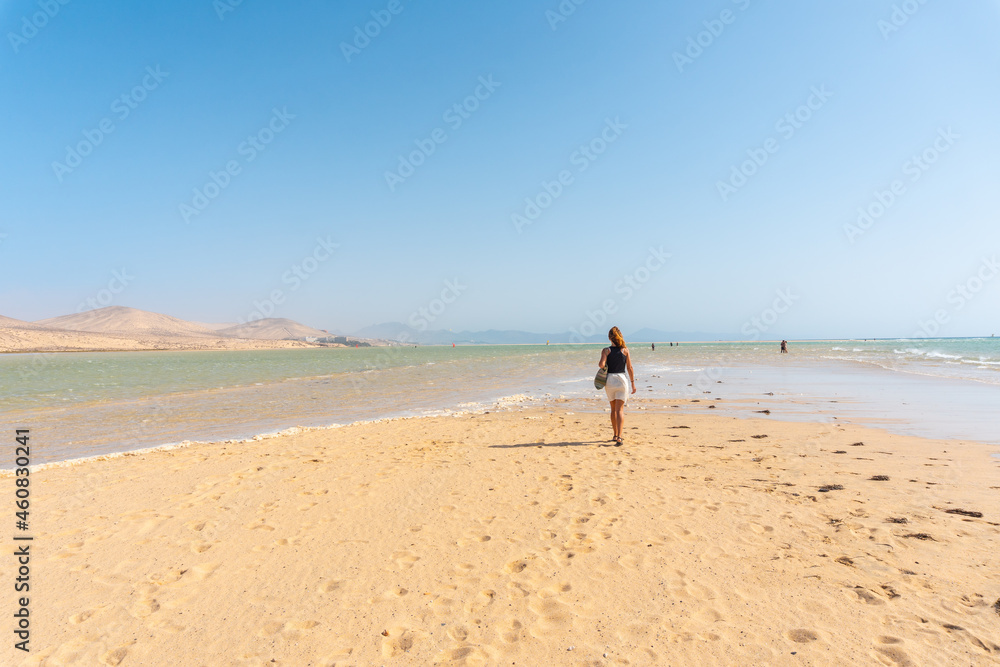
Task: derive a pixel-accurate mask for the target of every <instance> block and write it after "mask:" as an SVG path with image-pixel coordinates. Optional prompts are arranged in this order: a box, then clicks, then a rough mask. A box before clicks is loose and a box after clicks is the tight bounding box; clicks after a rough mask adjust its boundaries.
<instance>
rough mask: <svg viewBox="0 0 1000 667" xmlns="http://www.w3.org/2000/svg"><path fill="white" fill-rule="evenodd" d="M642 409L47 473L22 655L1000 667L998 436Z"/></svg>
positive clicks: (509, 416)
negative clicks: (614, 423) (613, 417)
mask: <svg viewBox="0 0 1000 667" xmlns="http://www.w3.org/2000/svg"><path fill="white" fill-rule="evenodd" d="M644 403H645V407H646V409H645V410H642V411H639V410H632V411H631V412H630V413H629V415H628V421H627V423H626V430H625V433H626V442H625V445H624V446H623V447H620V448H616V447H613V446H611V443H610V442H609V441H608V437H609V432H610V429H609V427H608V426H607V425H606V423H605V422H606V420H607V417H606V415H605V414H602V413H600V412H598V410H600V407H599V405H600V404H599V403H597V402H595V403H594V404H593V407H594V410H595V412H590V413H584V412H579V411H575V412H574V411H573V410H571V409H569V408H567V407H565V406H560V405H559V404H558V403H557V404H555V405H552V406H549V407H546V408H542V409H527V410H518V409H513V410H509V411H500V412H487V413H480V414H463V415H458V416H445V417H430V418H415V419H399V420H390V421H382V422H376V423H366V424H357V425H352V426H345V427H342V428H333V429H325V430H308V431H300V432H297V433H292V434H286V435H281V436H278V437H271V438H262V439H259V440H254V441H247V442H240V443H237V442H227V443H210V444H195V445H191V446H188V447H184V448H178V449H173V450H168V451H155V452H147V453H140V454H134V455H127V456H121V457H116V458H110V459H96V460H90V461H85V462H82V463H78V464H76V465H71V466H63V467H50V468H47V469H44V470H41V471H38V472H36V473H34V474H32V477H31V479H32V489H33V497H32V498H33V504H32V508H33V514H32V519H33V523H32V532H33V535H34V538H35V539H34V542H33V543H32V549H33V554H34V556H33V565H32V567H33V569H32V577H33V579H32V595H31V598H32V601H31V605H32V652H31V654H30V655H27V656H26V655H25V654H23V653H21V652H16V651H14V650H13V648H12V646H11V644H12V642H7V643H6V644H5V646H4V647H3V655H4V657H3V658H2V660H0V662H3V663H4V664H21V665H68V664H88V665H93V664H106V665H168V664H169V665H181V664H183V665H430V664H466V665H512V664H515V665H539V664H553V665H659V664H676V665H693V664H706V665H748V664H777V665H785V664H787V665H800V664H803V665H843V664H885V665H909V664H962V665H984V664H997V663H998V662H1000V645H998V641H1000V611H998V606H997V604H996V603H997V600H998V598H1000V574H998V572H1000V555H998V554H1000V524H998V522H1000V514H998V513H997V511H996V508H997V507H998V503H997V500H998V497H1000V481H998V480H1000V478H998V474H997V473H998V468H1000V460H998V459H997V458H995V457H991V455H990V454H991V452H994V451H995V449H996V448H995V447H989V446H986V445H980V444H976V443H969V442H957V441H933V440H925V439H920V438H915V437H907V436H901V435H894V434H890V433H887V432H884V431H881V430H877V429H873V428H866V427H861V426H853V425H848V426H838V425H836V424H823V423H806V422H800V423H789V422H780V421H774V420H770V419H735V418H732V417H729V416H723V415H710V414H705V415H699V414H695V415H692V414H681V413H679V412H678V411H677V410H673V411H672V409H671V408H670V406H669V405H668V404H654V402H653V401H645V402H644ZM675 404H676V402H675ZM8 482H9V478H8ZM6 485H7V483H5V486H6ZM958 510H961V512H957V511H958ZM979 512H981V513H982V516H975V514H976V513H979ZM10 544H11V543H10V542H7V544H6V546H5V547H4V548H5V552H6V553H8V554H9V553H10V552H11V551H12V550H13V549H12V547H11V546H10ZM12 562H13V559H12V558H10V557H8V558H5V559H4V567H3V570H4V574H3V576H4V577H5V578H6V579H8V580H10V579H9V578H10V577H11V576H12V575H11V571H12V568H11V563H12ZM9 597H10V596H8V599H9ZM5 604H8V602H6V601H5Z"/></svg>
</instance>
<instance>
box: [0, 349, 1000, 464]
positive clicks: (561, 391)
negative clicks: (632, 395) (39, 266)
mask: <svg viewBox="0 0 1000 667" xmlns="http://www.w3.org/2000/svg"><path fill="white" fill-rule="evenodd" d="M600 347H601V346H571V345H553V346H544V345H540V346H470V347H455V348H452V347H450V346H449V347H419V348H408V347H396V348H317V349H305V350H266V351H227V352H121V353H107V352H105V353H74V354H30V355H21V354H8V355H0V428H6V429H8V430H10V429H13V428H15V427H25V426H27V427H30V428H31V429H32V431H33V434H34V435H35V438H34V442H35V444H36V447H37V449H36V450H35V452H36V456H35V462H37V463H43V462H49V461H57V460H65V459H71V458H79V457H83V456H92V455H96V454H104V453H110V452H115V451H126V450H131V449H139V448H143V447H153V446H159V445H165V444H169V443H176V442H180V441H184V440H218V439H227V438H236V437H247V436H251V435H255V434H258V433H264V432H271V431H276V430H280V429H283V428H287V427H291V426H326V425H330V424H335V423H340V424H344V423H350V422H354V421H360V420H368V419H376V418H381V417H387V416H399V415H423V414H435V413H440V412H445V411H460V410H465V409H477V408H483V407H488V406H491V405H492V404H493V403H494V402H495V401H496V400H497V399H500V398H502V397H509V396H514V395H517V396H519V399H517V400H519V401H525V400H528V401H534V402H544V401H548V400H553V399H559V398H562V399H566V400H569V401H581V402H583V403H587V402H588V401H587V399H594V398H600V397H601V396H602V394H600V393H598V392H596V391H595V390H594V389H593V386H592V384H591V379H592V377H593V373H594V371H596V363H597V357H598V356H599V350H600ZM631 349H632V353H633V359H634V364H635V368H636V372H637V375H638V379H639V382H638V385H639V387H640V391H639V393H638V395H637V396H636V398H638V399H640V402H636V403H633V407H638V406H639V405H641V399H645V398H658V399H676V398H689V399H690V398H711V399H715V400H716V401H718V406H717V407H718V408H723V409H724V410H729V411H735V412H739V410H740V409H741V406H742V407H743V408H749V407H755V408H756V407H758V403H760V404H763V403H766V404H767V405H768V407H769V409H771V410H772V414H773V415H780V416H782V417H783V418H793V419H795V418H799V419H801V418H817V417H816V415H817V413H818V415H819V418H823V419H833V418H834V417H836V418H838V419H841V420H844V421H849V420H853V421H866V422H870V423H877V424H880V425H884V426H886V427H888V428H894V429H896V430H899V431H903V432H909V433H917V434H920V435H927V436H932V437H942V438H958V439H968V440H978V441H981V442H990V443H994V442H1000V436H998V435H997V431H998V429H997V423H1000V420H998V419H997V416H996V415H997V414H998V413H1000V339H995V338H979V339H936V340H878V341H814V342H804V343H799V342H794V341H793V342H792V343H791V344H790V350H791V352H790V353H789V354H784V355H782V354H778V350H777V345H776V344H773V343H689V344H682V345H681V346H679V347H670V346H669V345H667V344H666V343H661V344H658V345H657V349H656V351H655V352H654V351H652V350H651V349H650V346H649V345H648V344H635V345H633V346H632V348H631ZM583 403H581V409H587V406H586V405H583ZM648 407H650V408H652V407H653V406H652V405H650V406H648ZM590 409H593V407H591V408H590ZM0 467H10V463H9V461H7V460H6V459H0Z"/></svg>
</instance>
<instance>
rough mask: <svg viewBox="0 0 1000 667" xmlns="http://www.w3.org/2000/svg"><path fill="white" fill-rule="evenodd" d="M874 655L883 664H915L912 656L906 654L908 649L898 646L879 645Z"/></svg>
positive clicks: (900, 665)
mask: <svg viewBox="0 0 1000 667" xmlns="http://www.w3.org/2000/svg"><path fill="white" fill-rule="evenodd" d="M872 657H873V658H875V659H876V660H878V661H879V662H880V663H881V664H883V665H891V666H893V667H908V666H909V665H912V664H914V663H913V661H912V660H910V656H908V655H907V654H906V651H904V650H903V649H901V648H898V647H896V646H877V647H875V651H874V652H873V653H872Z"/></svg>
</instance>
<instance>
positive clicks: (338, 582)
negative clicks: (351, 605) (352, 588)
mask: <svg viewBox="0 0 1000 667" xmlns="http://www.w3.org/2000/svg"><path fill="white" fill-rule="evenodd" d="M343 585H344V581H343V580H342V579H331V580H330V581H324V582H323V583H322V584H320V585H319V589H318V590H319V592H320V593H323V594H326V593H332V592H334V591H335V590H337V589H339V588H341V587H342V586H343Z"/></svg>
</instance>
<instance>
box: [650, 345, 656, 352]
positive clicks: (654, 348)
mask: <svg viewBox="0 0 1000 667" xmlns="http://www.w3.org/2000/svg"><path fill="white" fill-rule="evenodd" d="M651 345H652V346H653V352H656V343H651Z"/></svg>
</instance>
